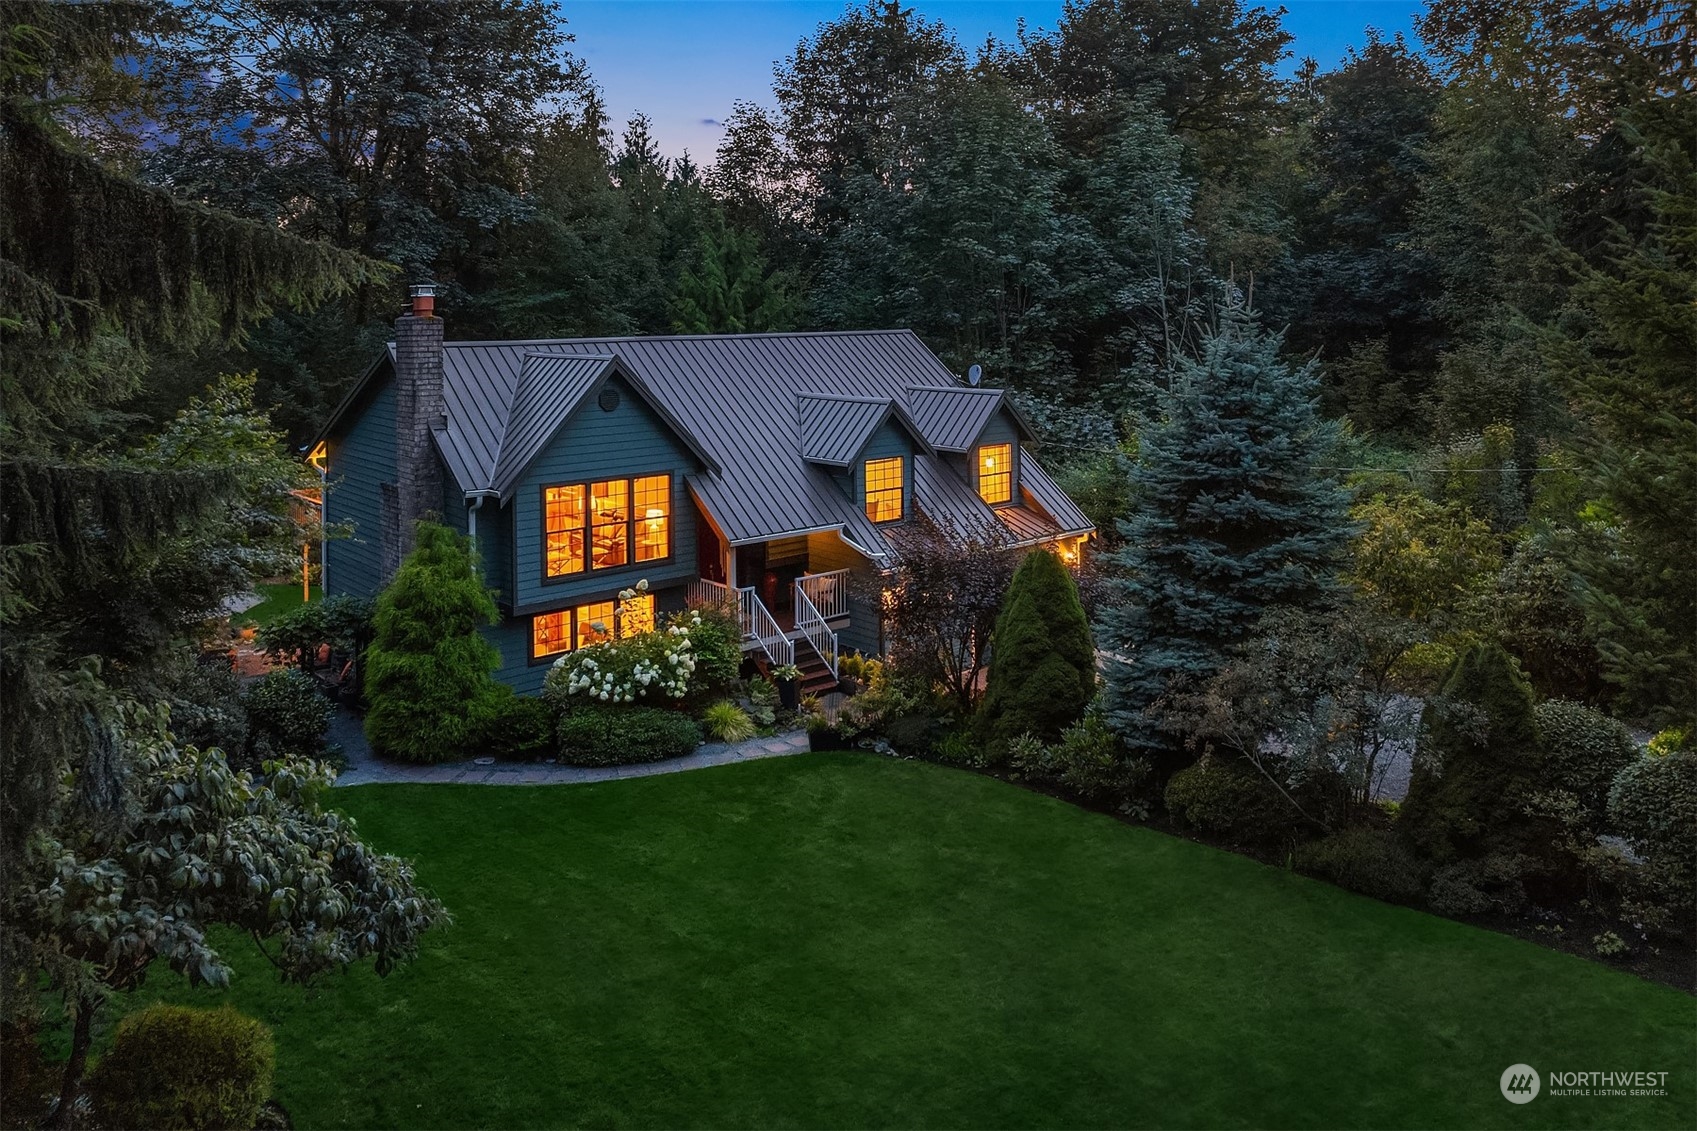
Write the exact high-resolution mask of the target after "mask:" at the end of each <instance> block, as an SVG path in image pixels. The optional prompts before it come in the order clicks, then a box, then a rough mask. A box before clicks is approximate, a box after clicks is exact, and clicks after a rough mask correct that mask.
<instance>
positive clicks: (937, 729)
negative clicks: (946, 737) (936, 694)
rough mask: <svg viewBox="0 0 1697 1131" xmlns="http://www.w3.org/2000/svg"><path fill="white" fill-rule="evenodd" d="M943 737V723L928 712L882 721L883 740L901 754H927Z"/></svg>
mask: <svg viewBox="0 0 1697 1131" xmlns="http://www.w3.org/2000/svg"><path fill="white" fill-rule="evenodd" d="M942 736H943V721H942V720H941V719H939V718H938V717H937V716H936V714H934V713H932V712H929V711H918V712H913V713H907V714H899V715H891V716H889V717H887V718H885V720H884V738H885V739H886V740H888V742H889V744H890V745H891V746H893V747H895V748H896V749H897V750H899V751H901V752H902V753H903V754H927V753H930V751H931V750H932V748H933V747H935V746H936V745H937V740H938V739H940V738H941V737H942Z"/></svg>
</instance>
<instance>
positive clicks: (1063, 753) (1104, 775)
mask: <svg viewBox="0 0 1697 1131" xmlns="http://www.w3.org/2000/svg"><path fill="white" fill-rule="evenodd" d="M1049 754H1050V762H1051V765H1052V766H1053V767H1054V771H1055V772H1056V773H1057V775H1058V777H1059V781H1060V784H1061V786H1062V788H1064V789H1069V790H1071V791H1072V792H1073V793H1076V794H1077V795H1078V796H1080V797H1082V798H1084V799H1085V800H1087V801H1105V800H1118V801H1124V800H1126V799H1128V798H1129V797H1131V795H1132V794H1133V793H1135V792H1136V791H1137V789H1138V787H1139V786H1141V785H1142V784H1143V783H1144V782H1145V781H1147V780H1148V778H1149V775H1150V773H1151V770H1152V767H1151V766H1150V765H1149V763H1148V762H1147V761H1146V760H1144V759H1142V758H1131V757H1128V755H1127V753H1126V750H1125V747H1124V746H1123V745H1121V743H1120V740H1119V736H1118V735H1116V734H1115V733H1114V732H1113V731H1112V730H1110V729H1109V728H1108V724H1107V722H1106V721H1105V720H1104V719H1103V718H1102V717H1101V716H1100V715H1098V714H1095V713H1091V714H1087V715H1085V716H1084V718H1083V719H1081V720H1079V721H1078V722H1076V723H1074V724H1073V725H1072V726H1070V727H1068V728H1067V729H1066V730H1064V731H1062V732H1061V741H1060V742H1059V743H1058V744H1056V745H1055V746H1052V747H1050V749H1049Z"/></svg>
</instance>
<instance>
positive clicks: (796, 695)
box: [778, 679, 801, 711]
mask: <svg viewBox="0 0 1697 1131" xmlns="http://www.w3.org/2000/svg"><path fill="white" fill-rule="evenodd" d="M778 702H779V703H780V704H782V705H783V708H784V710H786V711H793V710H795V709H796V706H797V705H798V704H800V702H801V681H800V680H795V679H780V680H778Z"/></svg>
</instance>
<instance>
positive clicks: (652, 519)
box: [631, 475, 672, 562]
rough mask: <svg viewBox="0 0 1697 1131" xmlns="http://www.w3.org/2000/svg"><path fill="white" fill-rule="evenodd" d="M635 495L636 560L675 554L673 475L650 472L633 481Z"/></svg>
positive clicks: (647, 559) (653, 558)
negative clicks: (673, 541)
mask: <svg viewBox="0 0 1697 1131" xmlns="http://www.w3.org/2000/svg"><path fill="white" fill-rule="evenodd" d="M631 486H632V489H633V493H634V494H635V495H636V560H637V561H639V562H652V561H658V560H660V559H661V558H667V557H671V555H672V477H671V476H670V475H649V476H645V477H643V478H641V479H638V480H636V481H635V482H634V483H633V484H632V485H631Z"/></svg>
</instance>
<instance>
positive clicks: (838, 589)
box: [795, 569, 849, 628]
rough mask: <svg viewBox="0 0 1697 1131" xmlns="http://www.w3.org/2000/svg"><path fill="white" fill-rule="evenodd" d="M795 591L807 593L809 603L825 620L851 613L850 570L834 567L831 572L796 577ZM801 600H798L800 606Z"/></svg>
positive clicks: (798, 593)
mask: <svg viewBox="0 0 1697 1131" xmlns="http://www.w3.org/2000/svg"><path fill="white" fill-rule="evenodd" d="M795 591H796V594H797V595H798V596H801V595H805V596H806V597H807V601H808V604H810V605H812V606H813V608H814V609H815V610H816V611H817V612H818V613H819V615H820V617H821V618H823V619H825V620H832V619H834V618H836V617H846V616H848V615H849V571H848V570H846V569H834V570H831V571H830V572H829V573H808V574H803V575H802V576H801V577H798V578H796V579H795ZM799 604H800V602H799V601H798V602H797V605H798V606H799ZM795 623H796V627H798V628H799V627H801V613H800V612H799V611H797V613H796V618H795Z"/></svg>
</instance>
